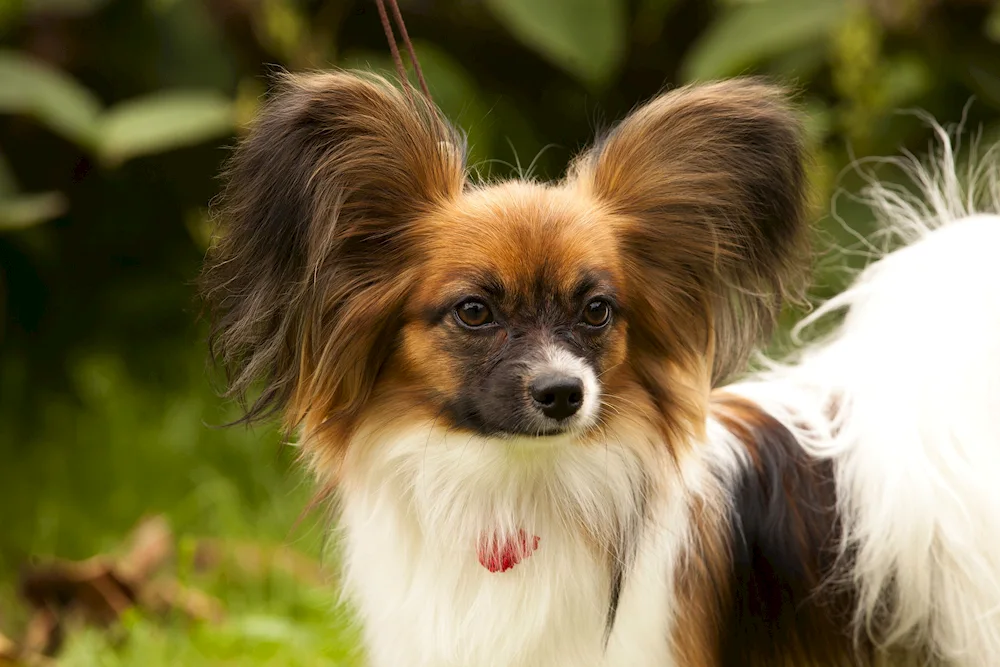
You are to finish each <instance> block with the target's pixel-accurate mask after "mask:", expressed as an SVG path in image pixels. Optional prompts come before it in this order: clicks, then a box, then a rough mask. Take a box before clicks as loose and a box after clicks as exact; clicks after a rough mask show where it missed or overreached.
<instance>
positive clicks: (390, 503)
mask: <svg viewBox="0 0 1000 667" xmlns="http://www.w3.org/2000/svg"><path fill="white" fill-rule="evenodd" d="M428 520H429V519H428V517H422V516H419V512H418V511H417V510H415V508H414V507H413V506H407V505H406V504H405V503H401V502H399V497H398V496H396V495H395V494H394V492H393V491H391V490H390V489H389V488H388V487H383V489H382V491H381V492H376V493H372V494H364V495H363V496H359V497H354V498H350V497H348V498H345V502H344V505H343V514H342V526H343V528H344V533H345V535H344V537H345V540H344V547H345V553H344V556H345V566H346V585H347V591H348V593H349V595H351V597H352V598H353V601H354V603H355V605H356V606H357V608H358V611H359V612H360V615H361V618H362V623H363V626H364V635H365V644H366V647H367V653H368V659H369V662H370V665H371V667H398V666H399V665H407V666H408V667H552V666H554V665H559V666H560V667H646V666H648V667H672V666H673V665H674V664H675V663H674V661H673V659H672V658H671V655H670V650H669V637H670V635H671V630H670V626H671V620H672V619H671V617H670V614H669V610H670V608H671V604H670V597H671V591H672V585H671V574H672V567H671V560H672V556H671V554H670V551H671V548H670V545H667V544H664V542H665V540H664V539H657V538H656V537H655V536H656V535H657V534H659V535H664V534H666V531H662V530H657V529H656V528H654V527H649V529H648V530H647V532H646V534H645V536H644V537H643V538H641V539H640V544H639V545H638V549H637V554H636V558H635V562H634V564H633V566H632V568H631V569H630V571H629V574H628V576H627V577H626V579H625V583H624V587H623V589H622V593H621V596H620V598H619V604H618V608H617V613H616V614H615V622H614V625H613V629H612V631H611V634H610V636H609V635H608V634H607V629H608V617H609V607H610V601H611V573H610V572H611V571H610V567H609V565H608V561H607V558H606V556H605V557H603V558H602V557H601V556H600V555H599V554H600V552H599V551H598V550H596V549H595V548H594V546H593V545H592V544H588V543H587V542H586V538H584V537H583V536H581V535H580V534H579V532H578V531H576V530H569V529H567V527H566V526H565V524H564V523H563V520H562V518H561V517H559V516H557V515H547V514H546V512H544V511H538V512H536V513H535V514H534V516H533V520H534V523H533V525H526V526H525V536H526V543H527V544H528V545H529V548H528V549H527V550H525V551H520V552H519V554H520V555H519V556H518V557H515V558H509V557H501V558H499V559H498V556H504V554H503V549H500V550H493V551H489V550H487V553H485V554H484V553H483V549H482V547H481V545H477V542H476V539H475V537H474V536H473V535H466V536H465V538H464V539H453V536H449V535H441V536H440V537H438V538H436V539H429V537H428V535H431V534H435V533H433V532H428V531H427V528H428V526H427V522H428ZM536 537H537V540H535V538H536ZM491 570H492V571H491Z"/></svg>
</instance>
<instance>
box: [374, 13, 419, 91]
mask: <svg viewBox="0 0 1000 667" xmlns="http://www.w3.org/2000/svg"><path fill="white" fill-rule="evenodd" d="M375 4H376V5H377V6H378V15H379V18H380V19H382V30H384V31H385V38H386V40H387V41H388V42H389V51H391V52H392V60H393V62H394V63H396V72H397V73H398V74H399V78H400V79H402V83H403V86H404V88H405V90H406V94H407V95H408V96H410V95H411V94H410V89H411V88H412V87H413V85H412V84H411V83H410V79H409V77H407V76H406V67H405V66H404V65H403V58H402V56H400V54H399V47H398V46H397V45H396V36H395V35H394V34H393V31H392V24H391V23H390V22H389V15H388V13H387V12H386V11H385V1H384V0H375ZM389 6H390V7H392V15H393V18H394V19H395V20H396V27H397V28H399V35H400V37H402V39H403V44H404V45H405V46H406V51H407V52H408V53H409V54H410V62H411V63H413V71H414V72H415V73H416V75H417V81H418V82H420V90H421V91H423V93H424V97H426V98H427V101H428V102H429V101H430V99H431V93H430V90H429V89H428V88H427V81H426V80H425V79H424V72H423V70H421V69H420V62H419V61H418V60H417V52H416V50H415V49H414V48H413V42H411V41H410V35H409V33H408V32H406V23H405V22H404V21H403V14H402V12H400V11H399V4H398V3H397V2H396V0H389ZM410 100H411V101H412V100H413V97H412V96H410Z"/></svg>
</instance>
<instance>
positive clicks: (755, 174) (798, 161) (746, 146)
mask: <svg viewBox="0 0 1000 667" xmlns="http://www.w3.org/2000/svg"><path fill="white" fill-rule="evenodd" d="M803 152H804V151H803V140H802V131H801V127H800V123H799V119H798V117H797V114H796V113H795V112H794V110H793V109H792V107H791V106H790V104H789V103H788V101H787V96H786V94H785V92H784V91H783V90H781V89H780V88H777V87H775V86H771V85H768V84H766V83H763V82H760V81H758V80H755V79H742V80H740V79H737V80H732V81H727V82H721V83H714V84H708V85H701V86H690V87H686V88H681V89H678V90H675V91H673V92H668V93H665V94H663V95H661V96H660V97H658V98H656V99H654V100H653V101H651V102H649V103H648V104H646V105H645V106H642V107H640V108H639V109H638V110H636V111H635V112H633V113H632V114H631V115H630V116H629V117H628V118H626V119H625V120H624V121H623V122H622V123H621V124H620V125H619V126H618V127H616V128H615V129H614V130H613V131H612V132H611V133H610V134H609V135H608V136H607V138H606V139H605V140H604V141H603V142H601V143H599V144H598V145H597V146H595V147H594V148H593V149H591V150H590V151H589V152H588V153H585V154H584V155H583V156H581V157H580V158H579V159H578V160H577V162H576V163H575V165H574V167H573V169H572V171H571V174H570V182H571V183H572V184H574V185H575V186H576V187H578V188H581V189H583V190H585V191H587V192H589V193H590V195H591V196H593V197H595V198H596V199H598V200H599V201H600V202H601V203H602V204H603V205H604V206H606V207H607V208H608V209H609V210H610V211H611V212H612V214H613V217H614V220H615V224H616V225H618V226H619V230H618V231H619V238H620V242H621V244H622V249H623V251H624V257H625V260H626V261H625V266H626V270H627V272H628V274H629V283H630V288H629V293H630V294H629V301H630V303H628V304H627V306H628V310H629V315H628V316H629V331H630V335H635V336H639V337H642V338H643V339H644V340H643V341H642V345H640V346H638V347H643V348H645V349H647V350H650V349H652V350H655V352H654V356H658V357H661V358H670V357H673V358H675V359H677V360H681V359H683V358H684V355H685V354H687V355H696V356H698V357H702V356H703V355H709V356H710V358H711V373H712V382H713V385H715V384H717V383H719V382H721V381H722V380H723V379H725V378H726V377H727V376H729V375H731V374H732V373H733V372H734V371H739V370H742V367H743V365H744V364H745V362H746V358H747V355H748V353H749V352H750V351H751V350H752V348H753V346H754V345H755V344H757V343H758V342H759V340H760V338H761V337H762V335H764V334H765V333H766V332H767V331H768V329H769V326H770V325H771V324H772V322H773V319H774V318H775V316H776V314H777V312H778V310H779V309H780V306H781V303H782V301H783V299H784V298H785V297H786V296H788V294H789V292H792V291H794V290H795V289H796V288H797V286H798V281H797V280H795V278H796V277H797V276H796V274H797V272H798V271H797V269H798V268H799V267H800V266H801V262H800V261H799V260H800V258H801V256H802V255H803V254H804V253H802V252H801V251H802V250H803V249H804V248H805V246H806V245H807V244H806V243H805V239H806V237H807V235H806V233H805V232H806V224H805V211H806V187H805V178H804V165H803ZM688 358H689V359H690V357H688Z"/></svg>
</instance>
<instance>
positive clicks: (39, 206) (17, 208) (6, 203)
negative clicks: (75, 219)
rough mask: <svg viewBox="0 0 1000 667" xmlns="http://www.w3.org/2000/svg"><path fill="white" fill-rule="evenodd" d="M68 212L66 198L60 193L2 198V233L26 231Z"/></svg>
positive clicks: (0, 227) (0, 200)
mask: <svg viewBox="0 0 1000 667" xmlns="http://www.w3.org/2000/svg"><path fill="white" fill-rule="evenodd" d="M65 212H66V198H65V197H63V195H62V194H60V193H58V192H42V193H39V194H24V195H12V196H10V195H8V196H3V197H0V231H7V230H12V229H24V228H26V227H32V226H34V225H37V224H40V223H43V222H47V221H49V220H51V219H52V218H57V217H59V216H60V215H62V214H63V213H65Z"/></svg>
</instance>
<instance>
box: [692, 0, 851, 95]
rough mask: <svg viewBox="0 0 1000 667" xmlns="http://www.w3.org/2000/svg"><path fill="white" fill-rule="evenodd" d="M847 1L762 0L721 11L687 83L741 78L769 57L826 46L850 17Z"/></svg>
mask: <svg viewBox="0 0 1000 667" xmlns="http://www.w3.org/2000/svg"><path fill="white" fill-rule="evenodd" d="M846 14H847V11H846V3H845V2H844V0H761V1H760V2H752V3H746V4H741V5H738V6H735V7H732V8H731V9H728V10H726V11H724V12H722V13H721V14H720V16H719V18H717V19H716V20H715V23H713V24H712V25H711V26H710V27H709V28H708V30H706V31H705V32H704V33H703V34H702V35H701V37H700V38H699V39H698V41H697V42H696V43H695V45H694V47H692V49H691V51H690V52H689V54H688V56H687V59H686V61H685V62H684V65H683V68H682V73H683V76H684V78H685V79H686V80H688V81H704V80H707V79H717V78H721V77H726V76H731V75H734V74H739V73H741V72H742V71H743V70H745V69H746V68H748V67H750V66H752V65H755V64H757V63H759V62H761V61H763V60H765V59H767V58H772V57H775V56H778V55H783V54H785V53H787V52H789V51H791V50H793V49H796V48H799V47H803V46H808V45H812V44H815V43H816V41H817V40H819V41H822V40H825V39H826V38H827V36H828V35H829V34H830V33H831V32H832V31H833V30H834V29H835V28H836V27H837V26H838V25H839V23H840V21H841V20H842V19H843V18H844V17H845V16H846Z"/></svg>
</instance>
